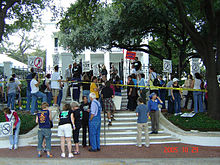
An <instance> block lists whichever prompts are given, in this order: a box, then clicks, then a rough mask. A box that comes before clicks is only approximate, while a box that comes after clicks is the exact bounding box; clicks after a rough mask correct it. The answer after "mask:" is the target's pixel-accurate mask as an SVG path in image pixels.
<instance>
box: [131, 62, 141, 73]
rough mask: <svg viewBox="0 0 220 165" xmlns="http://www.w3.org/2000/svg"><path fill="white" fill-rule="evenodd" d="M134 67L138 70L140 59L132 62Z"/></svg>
mask: <svg viewBox="0 0 220 165" xmlns="http://www.w3.org/2000/svg"><path fill="white" fill-rule="evenodd" d="M133 64H134V68H135V70H136V71H138V70H139V69H140V68H141V62H140V61H135V62H133Z"/></svg>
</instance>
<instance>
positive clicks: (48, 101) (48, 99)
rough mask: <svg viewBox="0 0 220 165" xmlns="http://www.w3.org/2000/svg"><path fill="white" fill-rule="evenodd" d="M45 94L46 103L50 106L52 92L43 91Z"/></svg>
mask: <svg viewBox="0 0 220 165" xmlns="http://www.w3.org/2000/svg"><path fill="white" fill-rule="evenodd" d="M45 94H46V96H47V103H48V104H49V106H51V100H52V92H45Z"/></svg>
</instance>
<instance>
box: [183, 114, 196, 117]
mask: <svg viewBox="0 0 220 165" xmlns="http://www.w3.org/2000/svg"><path fill="white" fill-rule="evenodd" d="M194 115H195V113H184V114H182V115H181V117H193V116H194Z"/></svg>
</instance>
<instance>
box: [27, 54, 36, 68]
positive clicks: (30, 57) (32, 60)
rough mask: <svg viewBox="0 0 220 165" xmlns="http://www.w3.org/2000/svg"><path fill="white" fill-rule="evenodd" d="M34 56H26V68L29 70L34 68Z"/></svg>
mask: <svg viewBox="0 0 220 165" xmlns="http://www.w3.org/2000/svg"><path fill="white" fill-rule="evenodd" d="M35 58H36V56H28V67H29V68H34V59H35Z"/></svg>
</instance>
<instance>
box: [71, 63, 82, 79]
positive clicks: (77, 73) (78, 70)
mask: <svg viewBox="0 0 220 165" xmlns="http://www.w3.org/2000/svg"><path fill="white" fill-rule="evenodd" d="M72 72H73V78H80V75H81V74H82V68H81V66H80V65H77V66H74V67H73V70H72Z"/></svg>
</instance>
